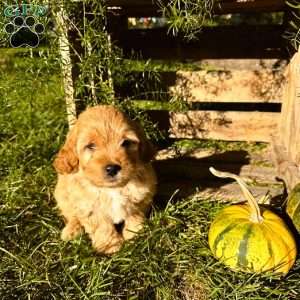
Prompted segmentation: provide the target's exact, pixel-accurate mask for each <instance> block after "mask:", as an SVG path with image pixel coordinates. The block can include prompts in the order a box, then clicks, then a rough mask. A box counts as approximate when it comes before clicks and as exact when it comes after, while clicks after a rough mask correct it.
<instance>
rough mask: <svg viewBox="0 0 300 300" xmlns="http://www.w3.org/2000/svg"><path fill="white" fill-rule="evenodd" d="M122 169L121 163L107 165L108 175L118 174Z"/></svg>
mask: <svg viewBox="0 0 300 300" xmlns="http://www.w3.org/2000/svg"><path fill="white" fill-rule="evenodd" d="M120 170H121V166H120V165H107V166H106V167H105V171H106V173H107V175H109V176H111V177H114V176H116V175H117V174H118V172H119V171H120Z"/></svg>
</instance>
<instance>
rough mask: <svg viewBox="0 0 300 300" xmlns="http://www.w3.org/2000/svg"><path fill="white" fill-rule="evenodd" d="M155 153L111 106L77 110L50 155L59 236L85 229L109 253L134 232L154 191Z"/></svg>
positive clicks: (135, 127)
mask: <svg viewBox="0 0 300 300" xmlns="http://www.w3.org/2000/svg"><path fill="white" fill-rule="evenodd" d="M154 154H155V152H154V149H153V147H152V145H151V144H150V142H149V141H147V139H146V137H145V135H144V133H143V131H142V129H141V128H140V127H139V126H138V125H137V124H136V123H134V122H133V121H131V120H129V119H128V118H127V117H126V116H125V115H124V114H123V113H121V112H120V111H118V110H117V109H115V108H114V107H112V106H105V105H103V106H95V107H92V108H88V109H87V110H86V111H84V112H83V113H82V114H80V116H79V118H78V120H77V121H76V123H75V125H74V127H73V128H72V129H71V131H70V132H69V133H68V135H67V139H66V142H65V144H64V145H63V147H62V148H61V149H60V151H59V153H58V155H57V157H56V159H55V161H54V167H55V169H56V171H57V173H58V182H57V185H56V188H55V192H54V196H55V198H56V200H57V204H58V208H59V209H60V211H61V214H62V215H63V217H64V218H65V222H66V225H65V228H64V229H63V231H62V234H61V237H62V239H63V240H70V239H73V238H74V237H75V236H76V235H77V234H78V233H80V231H81V229H84V230H85V231H86V232H87V233H88V235H89V236H90V238H91V240H92V243H93V246H94V247H95V249H96V250H97V251H99V252H102V253H107V254H109V253H113V252H115V251H117V250H118V249H119V248H120V246H121V245H122V243H123V241H124V240H126V239H130V238H132V237H133V236H134V234H135V233H136V232H137V231H138V230H139V229H140V228H141V226H142V223H143V220H144V218H145V213H146V212H147V211H148V210H149V207H150V205H151V202H152V198H153V195H154V193H155V189H156V177H155V174H154V171H153V169H152V166H151V164H150V160H151V159H152V158H153V157H154Z"/></svg>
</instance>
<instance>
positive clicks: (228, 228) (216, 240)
mask: <svg viewBox="0 0 300 300" xmlns="http://www.w3.org/2000/svg"><path fill="white" fill-rule="evenodd" d="M237 226H238V225H237V224H236V223H233V224H231V225H228V226H227V227H226V228H225V229H224V230H223V231H221V232H220V233H219V234H218V236H217V237H216V239H215V241H214V245H213V252H214V253H216V252H217V247H218V244H219V242H221V241H222V240H223V238H224V235H225V234H226V233H228V232H230V231H231V230H232V229H234V228H235V227H237Z"/></svg>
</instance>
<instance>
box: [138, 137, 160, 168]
mask: <svg viewBox="0 0 300 300" xmlns="http://www.w3.org/2000/svg"><path fill="white" fill-rule="evenodd" d="M155 154H156V149H155V147H154V146H153V145H152V144H151V142H150V141H148V140H147V138H146V137H145V139H141V141H140V156H141V160H142V161H144V162H150V161H151V160H152V159H153V158H154V156H155Z"/></svg>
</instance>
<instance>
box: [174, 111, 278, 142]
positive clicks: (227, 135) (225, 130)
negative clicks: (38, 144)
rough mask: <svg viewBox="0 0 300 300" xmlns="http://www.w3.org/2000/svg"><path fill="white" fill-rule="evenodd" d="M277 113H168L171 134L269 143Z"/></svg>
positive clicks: (275, 125)
mask: <svg viewBox="0 0 300 300" xmlns="http://www.w3.org/2000/svg"><path fill="white" fill-rule="evenodd" d="M278 118H279V113H270V112H243V111H236V112H231V111H226V112H221V111H188V112H185V113H175V112H170V130H169V132H170V137H173V138H201V139H217V140H226V141H260V142H270V136H271V134H272V133H274V132H275V130H276V129H277V123H278Z"/></svg>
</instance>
